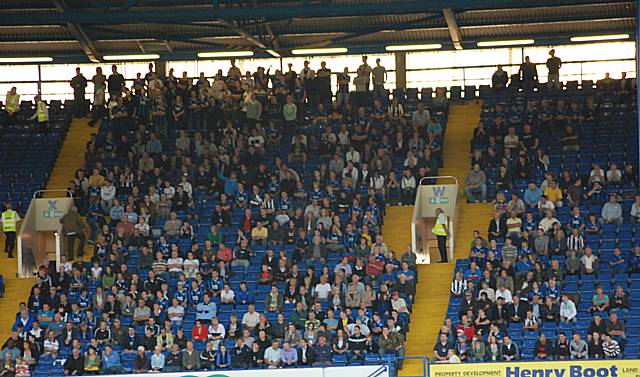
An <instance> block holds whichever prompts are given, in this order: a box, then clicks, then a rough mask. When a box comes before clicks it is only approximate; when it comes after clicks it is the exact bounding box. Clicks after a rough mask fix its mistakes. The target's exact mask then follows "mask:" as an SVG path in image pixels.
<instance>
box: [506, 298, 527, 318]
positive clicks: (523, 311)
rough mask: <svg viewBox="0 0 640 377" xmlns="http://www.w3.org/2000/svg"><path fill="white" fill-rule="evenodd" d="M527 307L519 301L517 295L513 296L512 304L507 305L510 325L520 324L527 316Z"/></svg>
mask: <svg viewBox="0 0 640 377" xmlns="http://www.w3.org/2000/svg"><path fill="white" fill-rule="evenodd" d="M528 309H529V305H528V304H527V303H526V302H524V301H521V300H520V297H519V296H518V295H514V296H513V302H512V303H510V304H508V305H507V315H508V316H509V321H510V322H511V323H522V322H524V318H525V317H526V316H527V310H528Z"/></svg>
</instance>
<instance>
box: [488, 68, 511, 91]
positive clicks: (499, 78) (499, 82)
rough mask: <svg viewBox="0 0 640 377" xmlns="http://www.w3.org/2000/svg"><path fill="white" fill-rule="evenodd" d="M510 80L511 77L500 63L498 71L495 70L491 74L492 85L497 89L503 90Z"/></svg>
mask: <svg viewBox="0 0 640 377" xmlns="http://www.w3.org/2000/svg"><path fill="white" fill-rule="evenodd" d="M508 81H509V77H508V76H507V72H505V71H504V70H503V69H502V64H498V67H497V68H496V71H495V72H493V75H492V76H491V86H492V87H493V89H495V90H496V91H501V90H503V89H504V88H506V87H507V82H508Z"/></svg>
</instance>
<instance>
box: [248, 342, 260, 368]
mask: <svg viewBox="0 0 640 377" xmlns="http://www.w3.org/2000/svg"><path fill="white" fill-rule="evenodd" d="M249 366H250V367H251V368H254V369H263V368H264V349H262V348H261V347H260V344H258V342H253V344H252V345H251V353H250V354H249Z"/></svg>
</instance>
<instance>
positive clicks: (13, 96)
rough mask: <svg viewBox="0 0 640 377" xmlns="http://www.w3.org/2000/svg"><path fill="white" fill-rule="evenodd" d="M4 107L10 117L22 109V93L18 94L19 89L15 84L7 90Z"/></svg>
mask: <svg viewBox="0 0 640 377" xmlns="http://www.w3.org/2000/svg"><path fill="white" fill-rule="evenodd" d="M4 109H5V110H6V111H7V114H8V115H9V117H10V118H11V117H13V116H14V115H15V114H16V113H17V112H18V111H19V110H20V95H19V94H18V90H17V89H16V87H15V86H14V87H13V88H11V90H10V91H8V92H7V98H6V104H5V106H4Z"/></svg>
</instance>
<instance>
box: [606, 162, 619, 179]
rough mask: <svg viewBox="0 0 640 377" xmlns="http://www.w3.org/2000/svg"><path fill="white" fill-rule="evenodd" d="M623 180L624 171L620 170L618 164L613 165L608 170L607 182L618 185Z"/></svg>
mask: <svg viewBox="0 0 640 377" xmlns="http://www.w3.org/2000/svg"><path fill="white" fill-rule="evenodd" d="M621 180H622V171H620V169H618V167H617V165H616V164H611V166H610V167H609V170H607V182H609V183H618V182H620V181H621Z"/></svg>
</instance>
